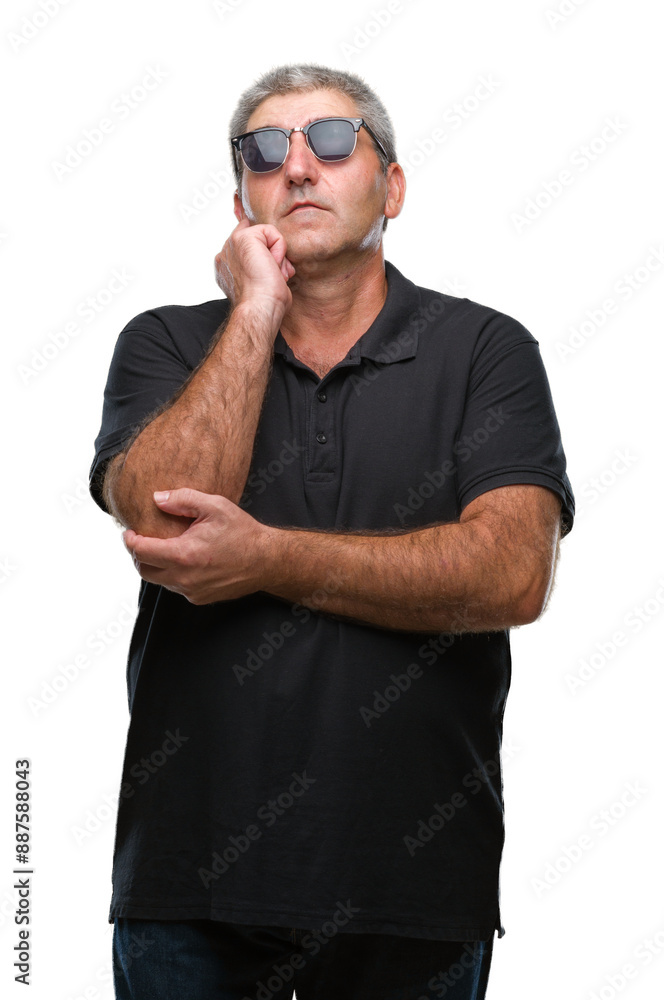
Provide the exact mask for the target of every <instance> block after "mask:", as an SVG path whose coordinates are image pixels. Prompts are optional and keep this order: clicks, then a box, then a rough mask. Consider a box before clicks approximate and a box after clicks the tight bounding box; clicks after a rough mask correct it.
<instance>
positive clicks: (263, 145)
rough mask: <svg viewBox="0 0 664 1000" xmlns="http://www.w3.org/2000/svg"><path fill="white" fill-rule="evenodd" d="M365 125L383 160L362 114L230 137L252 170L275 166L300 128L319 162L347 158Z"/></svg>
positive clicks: (258, 171) (283, 159) (280, 163)
mask: <svg viewBox="0 0 664 1000" xmlns="http://www.w3.org/2000/svg"><path fill="white" fill-rule="evenodd" d="M362 125H364V127H365V129H366V130H367V132H368V133H369V135H370V136H371V138H372V139H373V141H374V142H375V143H376V145H377V146H378V147H379V148H380V150H381V152H382V153H383V155H384V157H385V159H386V160H388V161H389V157H388V155H387V153H386V152H385V147H384V146H383V144H382V143H381V142H380V140H379V139H378V138H377V137H376V136H375V135H374V133H373V132H372V131H371V129H370V128H369V126H368V125H367V123H366V122H365V120H364V118H318V119H317V120H316V121H315V122H310V123H309V125H305V126H304V128H258V129H256V130H255V131H254V132H245V133H244V134H243V135H236V136H235V137H234V138H233V139H231V144H232V146H234V148H235V149H237V150H238V152H239V153H240V155H241V156H242V160H243V161H244V165H245V167H247V169H248V170H251V171H252V173H255V174H267V173H269V172H270V170H278V169H279V167H281V166H283V164H284V163H285V162H286V157H287V156H288V149H289V145H290V141H289V140H290V136H291V135H292V134H293V132H302V133H303V135H304V137H305V139H306V141H307V146H308V147H309V149H310V150H311V152H312V153H313V154H314V156H316V157H317V158H318V159H319V160H322V161H323V163H337V162H338V161H339V160H347V159H348V157H349V156H350V155H351V153H352V152H353V150H354V149H355V146H356V145H357V133H358V132H359V130H360V127H361V126H362Z"/></svg>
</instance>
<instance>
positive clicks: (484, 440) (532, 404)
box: [455, 313, 574, 536]
mask: <svg viewBox="0 0 664 1000" xmlns="http://www.w3.org/2000/svg"><path fill="white" fill-rule="evenodd" d="M455 450H456V453H457V470H458V479H457V483H458V499H459V505H460V510H463V508H464V507H465V506H466V505H467V504H469V503H470V501H471V500H474V499H475V498H476V497H478V496H480V494H482V493H485V492H487V490H492V489H496V488H497V487H499V486H513V485H517V484H521V483H533V484H535V485H539V486H546V487H548V488H549V489H550V490H553V492H554V493H556V494H557V495H558V496H559V497H560V499H561V501H562V508H561V522H562V523H561V533H562V535H563V536H564V535H566V534H568V533H569V532H570V531H571V529H572V525H573V523H574V495H573V492H572V487H571V484H570V481H569V479H568V477H567V471H566V459H565V452H564V450H563V444H562V440H561V436H560V428H559V426H558V420H557V417H556V412H555V409H554V405H553V399H552V396H551V389H550V386H549V380H548V378H547V374H546V370H545V368H544V363H543V361H542V358H541V355H540V350H539V344H538V342H537V341H536V340H535V338H534V337H533V336H532V334H530V333H529V332H528V330H526V329H525V327H523V326H522V325H521V324H520V323H518V322H517V321H516V320H514V319H512V318H511V317H509V316H506V315H504V314H501V313H496V314H493V316H492V317H491V319H490V320H489V321H488V323H487V324H486V325H485V327H484V328H483V330H482V332H481V334H480V336H479V337H478V341H477V345H476V350H475V352H474V356H473V362H472V369H471V373H470V377H469V383H468V389H467V394H466V402H465V407H464V412H463V419H462V425H461V429H460V433H459V436H458V438H457V441H456V444H455Z"/></svg>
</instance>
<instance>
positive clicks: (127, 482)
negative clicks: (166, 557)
mask: <svg viewBox="0 0 664 1000" xmlns="http://www.w3.org/2000/svg"><path fill="white" fill-rule="evenodd" d="M125 459H126V457H125V456H124V455H122V456H118V460H117V461H116V462H113V463H112V465H111V466H110V467H109V469H108V470H107V474H106V476H105V477H104V485H103V496H104V501H105V503H106V506H107V507H108V510H109V511H110V512H111V514H112V515H113V517H114V518H115V520H116V521H117V522H118V523H119V524H120V525H121V526H122V527H123V528H131V529H132V531H135V532H136V534H138V535H146V536H148V537H150V538H175V537H177V536H178V535H181V534H182V533H183V532H184V531H186V530H187V528H188V527H189V525H190V524H191V521H192V518H188V517H178V516H176V515H175V514H167V513H165V511H162V510H160V509H159V507H157V505H156V504H155V502H154V500H153V497H152V493H151V492H150V493H149V495H148V493H147V492H146V490H145V488H141V487H142V484H140V483H139V482H137V480H136V477H135V476H132V470H131V469H129V470H127V469H126V466H125ZM123 473H124V474H123Z"/></svg>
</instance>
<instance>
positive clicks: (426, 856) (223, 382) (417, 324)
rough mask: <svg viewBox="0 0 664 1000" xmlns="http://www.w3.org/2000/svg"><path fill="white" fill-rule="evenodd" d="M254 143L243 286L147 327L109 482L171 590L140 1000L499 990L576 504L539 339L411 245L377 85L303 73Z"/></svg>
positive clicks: (95, 487) (157, 603) (236, 266)
mask: <svg viewBox="0 0 664 1000" xmlns="http://www.w3.org/2000/svg"><path fill="white" fill-rule="evenodd" d="M230 133H231V140H232V155H233V157H234V169H235V173H236V179H237V191H236V193H235V195H234V199H235V215H236V218H237V220H238V223H237V226H236V227H235V229H234V230H233V231H232V233H231V234H230V236H229V238H228V240H227V241H226V243H225V244H224V247H223V249H222V251H221V252H220V253H219V254H218V256H217V258H216V273H217V281H218V283H219V285H220V287H221V288H222V290H223V291H224V292H225V293H226V296H227V298H225V299H213V300H212V301H209V302H205V303H202V304H200V305H197V306H175V305H169V306H162V307H160V308H156V309H151V310H148V311H146V312H144V313H141V314H140V315H139V316H137V317H135V318H134V319H132V320H131V321H130V322H129V323H128V324H127V326H126V327H125V329H124V330H123V331H122V333H121V334H120V337H119V339H118V342H117V345H116V349H115V353H114V355H113V359H112V362H111V368H110V372H109V376H108V382H107V386H106V391H105V398H104V409H103V417H102V425H101V429H100V431H99V435H98V437H97V440H96V442H95V450H96V454H95V459H94V462H93V465H92V469H91V474H90V475H91V491H92V494H93V496H94V498H95V500H97V502H98V503H99V504H100V506H102V508H103V509H104V510H106V511H108V512H109V513H111V514H113V515H114V516H115V517H116V518H117V519H118V520H119V521H120V522H121V523H122V524H123V525H124V526H125V527H126V529H127V530H126V531H125V532H124V541H125V545H126V547H127V549H128V550H129V552H130V553H131V554H132V556H133V559H134V563H135V565H136V566H137V569H138V572H139V573H140V576H141V580H142V582H141V584H140V595H139V609H138V616H137V619H136V624H135V627H134V632H133V635H132V639H131V644H130V649H129V657H128V666H127V683H128V696H129V708H130V716H131V718H130V724H129V731H128V736H127V745H126V751H125V760H124V770H123V777H122V783H121V791H120V803H119V811H118V821H117V831H116V842H115V853H114V865H113V897H112V902H111V910H110V914H109V920H110V921H112V922H114V925H115V926H114V935H113V942H114V953H113V958H114V976H115V988H116V991H117V996H118V997H120V998H128V997H143V996H151V997H152V996H154V997H159V998H162V1000H170V998H176V997H177V998H182V997H184V996H191V997H196V998H197V1000H207V998H212V997H215V998H222V997H223V998H228V1000H231V998H232V1000H247V998H252V1000H253V998H256V1000H261V998H263V1000H265V998H266V997H270V998H275V997H277V998H291V997H292V995H293V989H295V991H296V996H297V998H298V1000H360V998H361V1000H388V998H398V1000H408V998H422V997H426V998H429V997H435V996H446V997H451V998H452V1000H480V998H482V997H484V995H485V991H486V984H487V978H488V973H489V965H490V961H491V952H492V941H493V937H494V934H495V932H498V935H499V936H502V934H503V933H504V931H503V927H502V923H501V917H500V908H499V865H500V858H501V852H502V846H503V805H502V781H501V766H500V751H501V738H502V718H503V711H504V707H505V699H506V695H507V691H508V687H509V678H510V649H509V629H510V628H512V627H516V626H520V625H524V624H527V623H528V622H532V621H534V620H535V619H536V618H537V617H538V616H539V615H540V614H541V613H542V611H543V609H544V608H545V606H546V604H547V600H548V597H549V594H550V591H551V588H552V584H553V575H554V571H555V564H556V558H557V555H558V546H559V540H560V538H561V537H562V535H564V534H566V533H567V532H568V531H569V530H570V529H571V527H572V523H573V518H574V498H573V494H572V490H571V486H570V483H569V480H568V478H567V475H566V471H565V468H566V467H565V456H564V452H563V448H562V444H561V440H560V433H559V428H558V423H557V420H556V415H555V411H554V407H553V403H552V399H551V394H550V390H549V384H548V381H547V376H546V373H545V370H544V367H543V364H542V361H541V357H540V353H539V348H538V342H537V341H536V340H535V339H534V337H533V336H532V335H531V334H530V333H529V332H528V331H527V330H526V329H525V328H524V327H523V326H522V325H521V324H520V323H518V322H517V321H516V320H514V319H512V318H511V317H509V316H507V315H505V314H503V313H500V312H498V311H496V310H495V309H491V308H488V307H486V306H483V305H479V304H478V303H476V302H473V301H470V300H468V299H461V298H457V297H453V296H450V295H446V294H441V293H438V292H435V291H432V290H429V289H426V288H422V287H419V286H417V285H415V284H413V283H412V282H411V281H410V280H408V279H407V278H406V277H404V276H403V275H402V274H401V273H400V272H399V271H398V270H397V269H396V268H395V267H394V266H393V265H391V264H390V263H389V262H386V261H385V260H384V256H383V244H382V240H383V231H384V228H385V226H386V225H387V220H388V219H394V218H396V217H397V216H398V215H399V213H400V212H401V209H402V206H403V202H404V193H405V181H404V174H403V171H402V169H401V167H400V166H399V165H398V163H397V162H396V152H395V146H394V138H393V130H392V126H391V123H390V119H389V116H388V114H387V112H386V111H385V108H384V107H383V105H382V103H381V102H380V100H379V99H378V98H377V96H376V95H375V94H374V93H373V91H371V90H370V89H369V88H368V87H367V86H366V84H365V83H364V82H363V81H362V80H361V79H360V78H358V77H357V76H355V75H353V74H349V73H346V72H339V71H336V70H330V69H327V68H325V67H319V66H313V65H309V64H307V65H300V66H286V67H278V68H277V69H274V70H271V71H270V72H268V73H266V74H265V75H264V76H263V77H261V79H260V80H259V81H258V82H257V83H256V84H254V85H253V86H252V87H250V88H249V89H248V90H247V91H246V92H245V93H244V94H243V95H242V97H241V99H240V102H239V104H238V107H237V110H236V112H235V114H234V117H233V120H232V123H231V129H230ZM424 224H426V225H431V224H432V223H431V221H430V220H428V221H427V222H426V223H423V225H424Z"/></svg>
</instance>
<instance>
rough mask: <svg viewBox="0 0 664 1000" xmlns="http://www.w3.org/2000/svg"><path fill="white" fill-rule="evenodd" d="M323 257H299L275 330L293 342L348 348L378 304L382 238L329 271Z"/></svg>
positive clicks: (383, 292) (382, 287)
mask: <svg viewBox="0 0 664 1000" xmlns="http://www.w3.org/2000/svg"><path fill="white" fill-rule="evenodd" d="M329 263H330V262H329V261H326V262H323V261H320V262H317V263H316V262H314V263H313V264H311V265H305V264H304V263H299V264H298V265H297V274H296V275H295V276H294V277H293V278H292V279H291V281H290V282H289V288H290V289H291V292H292V295H293V304H292V306H291V307H290V309H289V310H288V313H287V314H286V315H285V316H284V318H283V320H282V323H281V333H282V336H283V337H284V339H285V340H286V342H287V343H288V344H290V345H291V347H293V348H295V347H299V348H302V347H304V346H306V347H307V348H310V349H311V350H314V351H315V350H324V349H326V348H340V347H346V348H348V349H349V348H350V347H352V345H353V344H354V343H355V342H356V340H357V339H358V338H359V337H361V336H362V334H363V333H364V332H365V331H366V330H368V328H369V327H370V326H371V324H372V323H373V321H374V320H375V318H376V316H377V315H378V313H379V312H380V310H381V309H382V308H383V304H384V302H385V298H386V296H387V278H386V277H385V260H384V257H383V250H382V244H381V245H380V247H379V249H378V250H377V251H376V252H375V253H373V254H372V255H371V256H370V257H368V258H364V259H362V260H360V261H359V262H357V261H355V262H354V263H349V262H348V261H346V262H345V266H343V265H342V266H339V265H337V266H336V267H335V268H334V270H332V271H331V270H330V269H329ZM326 265H327V266H326Z"/></svg>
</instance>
